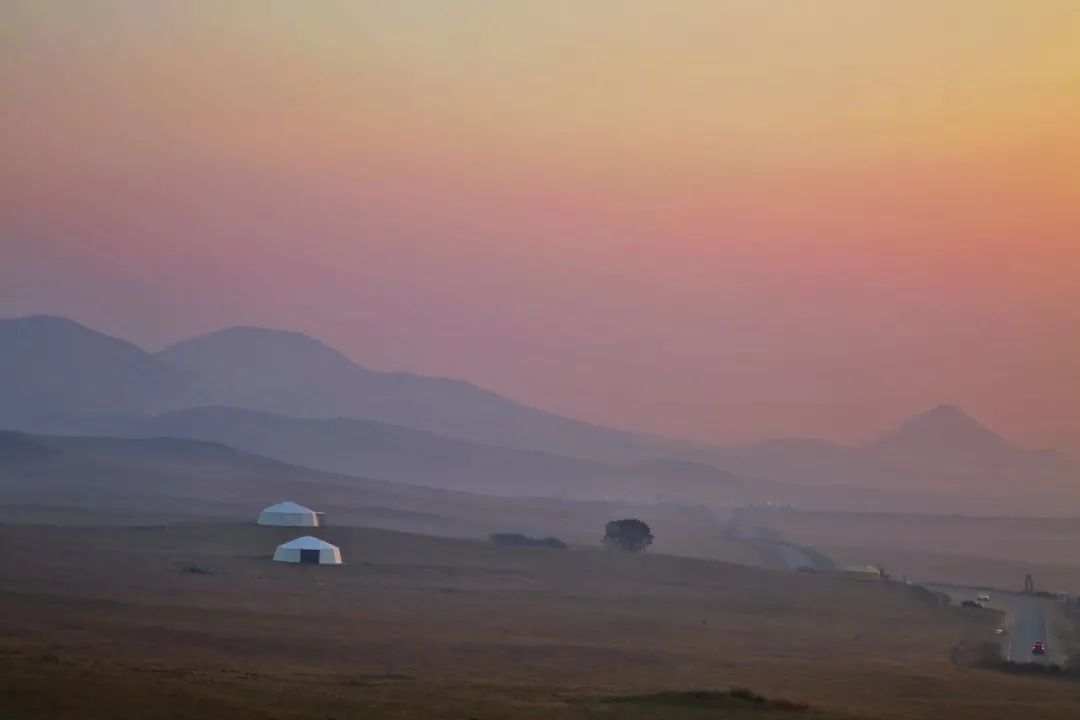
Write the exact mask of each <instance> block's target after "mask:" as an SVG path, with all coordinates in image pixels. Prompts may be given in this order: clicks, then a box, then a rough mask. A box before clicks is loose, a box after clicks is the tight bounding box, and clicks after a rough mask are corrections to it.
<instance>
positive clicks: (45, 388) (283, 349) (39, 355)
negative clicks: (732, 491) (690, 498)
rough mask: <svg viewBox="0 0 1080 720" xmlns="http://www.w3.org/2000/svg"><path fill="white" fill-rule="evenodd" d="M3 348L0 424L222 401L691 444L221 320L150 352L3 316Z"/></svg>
mask: <svg viewBox="0 0 1080 720" xmlns="http://www.w3.org/2000/svg"><path fill="white" fill-rule="evenodd" d="M0 347H3V348H4V349H5V352H4V353H3V354H0V358H2V361H0V371H3V374H2V379H0V401H4V402H3V403H2V406H0V413H2V414H0V425H3V426H8V427H13V428H25V429H31V430H35V431H41V432H52V431H56V430H61V431H64V432H67V431H68V427H67V425H65V423H67V421H69V420H71V419H73V418H74V419H77V420H78V419H80V418H83V417H85V416H95V417H102V416H117V417H123V416H125V415H146V414H159V413H165V412H169V411H173V410H181V409H185V408H191V407H200V406H207V405H226V406H238V407H245V408H250V409H255V410H264V411H267V412H273V413H277V414H282V415H288V416H293V417H311V418H334V417H347V418H355V419H372V420H378V421H381V422H388V423H392V424H398V425H404V426H407V427H411V428H415V429H419V430H430V431H432V432H436V433H439V434H441V435H446V436H448V437H454V438H459V439H463V440H469V441H474V442H481V443H487V444H492V445H504V446H508V447H516V448H519V449H526V450H544V451H548V452H552V453H557V454H560V455H566V456H570V457H582V458H590V459H598V460H618V461H635V460H646V459H649V458H652V457H656V456H658V455H666V454H670V453H672V452H675V451H679V450H680V449H683V448H687V449H689V448H693V447H694V446H693V445H692V444H691V443H684V442H681V441H677V440H670V439H666V438H660V437H654V436H649V435H644V434H637V433H633V432H627V431H623V430H617V429H613V428H605V427H601V426H598V425H593V424H590V423H587V422H583V421H579V420H573V419H570V418H565V417H562V416H559V415H556V414H553V413H549V412H546V411H543V410H538V409H535V408H531V407H528V406H526V405H522V404H520V403H517V402H515V401H513V400H510V399H508V398H506V397H503V396H501V395H499V394H497V393H494V392H491V391H489V390H484V389H482V388H479V387H477V386H475V385H473V384H471V383H468V382H464V381H461V380H452V379H446V378H437V377H427V376H422V375H414V374H410V373H392V372H380V371H375V370H370V369H367V368H364V367H362V366H360V365H358V364H356V363H354V362H353V361H351V360H350V359H349V358H347V357H345V356H344V355H343V354H341V353H340V352H338V351H336V350H334V349H332V348H330V347H328V346H326V345H324V344H323V343H321V342H319V341H317V340H314V339H312V338H310V337H308V336H306V335H302V334H300V333H295V332H288V331H278V330H267V329H263V328H251V327H239V328H230V329H226V330H221V331H217V332H213V333H209V334H206V335H201V336H198V337H195V338H191V339H189V340H185V341H182V342H179V343H176V344H174V345H171V346H169V347H167V348H165V349H163V350H162V351H160V352H158V353H154V354H151V353H147V352H146V351H144V350H142V349H140V348H138V347H137V346H135V345H133V344H131V343H127V342H125V341H122V340H117V339H115V338H111V337H109V336H106V335H104V334H102V333H98V332H96V331H94V330H91V329H89V328H86V327H84V326H82V325H79V324H78V323H76V322H74V321H71V320H67V319H65V318H56V317H52V316H30V317H25V318H16V319H8V320H0ZM79 426H80V425H79V423H75V424H74V427H79Z"/></svg>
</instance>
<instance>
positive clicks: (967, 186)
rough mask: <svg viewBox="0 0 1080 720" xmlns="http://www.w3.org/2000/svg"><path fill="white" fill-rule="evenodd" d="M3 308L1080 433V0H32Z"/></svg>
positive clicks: (679, 422) (826, 429)
mask: <svg viewBox="0 0 1080 720" xmlns="http://www.w3.org/2000/svg"><path fill="white" fill-rule="evenodd" d="M0 53H2V56H0V57H2V60H3V62H2V63H0V107H3V108H4V111H3V112H0V141H2V143H0V147H2V153H3V162H2V163H0V314H3V315H15V314H25V313H31V312H55V313H61V314H66V315H70V316H72V317H74V318H76V319H78V320H81V321H83V322H87V323H89V324H92V325H94V326H95V327H98V328H101V329H103V330H107V331H110V332H113V333H116V334H120V335H124V336H127V337H131V338H133V339H135V340H137V341H140V342H142V343H143V344H145V345H147V346H150V347H154V346H156V345H159V344H161V343H164V342H166V341H168V340H171V339H174V338H178V337H181V336H183V335H187V334H191V333H194V332H198V331H202V330H207V329H212V328H216V327H220V326H222V325H228V324H237V323H244V324H265V325H271V326H278V327H289V328H294V329H299V330H303V331H306V332H309V333H311V334H314V335H317V336H319V337H320V338H323V339H325V340H326V341H328V342H330V343H331V344H333V345H335V346H337V347H340V348H341V349H343V350H345V351H346V352H348V353H349V354H350V355H352V356H353V357H354V358H355V359H356V360H358V361H360V362H362V363H365V364H368V365H371V366H373V367H379V368H387V369H409V370H416V371H421V372H428V373H438V374H444V375H452V376H457V377H463V378H467V379H470V380H473V381H475V382H477V383H478V384H481V385H484V386H487V387H491V388H493V389H496V390H499V391H502V392H505V393H507V394H509V395H511V396H513V397H515V398H518V399H521V400H523V401H527V402H530V403H533V404H537V405H540V406H543V407H546V408H550V409H553V410H556V411H560V412H564V413H567V414H571V415H575V416H578V417H583V418H587V419H592V420H596V421H600V422H605V423H611V424H616V425H620V426H627V427H635V428H642V429H648V430H653V431H659V432H666V433H671V434H680V435H689V436H693V437H698V438H704V439H715V440H745V439H752V438H757V437H762V436H769V435H817V436H826V437H833V438H836V439H855V438H861V437H865V436H866V435H868V434H871V433H872V432H874V431H876V430H877V429H878V428H880V427H881V426H883V425H885V424H889V423H892V422H895V421H896V420H898V419H899V418H901V417H902V416H904V415H906V414H909V413H912V412H915V411H918V410H920V409H923V408H924V407H926V406H930V405H934V404H937V403H940V402H950V403H957V404H960V405H963V406H965V407H966V408H968V409H969V410H971V411H972V412H974V413H976V414H977V415H979V416H980V417H982V418H983V419H985V420H986V421H988V422H989V423H991V424H993V425H995V426H996V427H998V428H1000V429H1001V430H1002V431H1004V432H1005V433H1006V434H1008V435H1009V436H1010V437H1012V438H1015V439H1016V440H1018V441H1022V442H1025V443H1028V444H1032V445H1037V446H1043V445H1057V446H1060V447H1063V448H1066V449H1070V450H1072V451H1075V452H1080V412H1078V408H1080V382H1077V379H1076V375H1077V369H1078V368H1080V333H1078V332H1077V330H1078V327H1080V322H1078V320H1080V317H1078V315H1080V312H1078V309H1077V308H1078V307H1080V282H1078V281H1077V277H1078V276H1080V130H1078V128H1080V4H1078V3H1076V2H1072V0H1064V1H1062V2H1045V1H1043V2H1038V1H1036V2H1025V3H1020V2H1013V1H1009V2H986V1H982V0H980V1H975V0H972V1H970V2H969V1H966V0H953V1H951V2H950V1H945V2H906V3H887V2H865V1H862V0H859V1H856V0H852V1H851V2H840V1H837V2H809V1H805V2H795V1H791V2H781V1H779V0H776V1H773V2H769V1H766V0H746V1H745V2H724V3H717V2H711V1H708V2H706V1H702V2H691V1H689V0H684V1H683V2H679V3H656V2H651V1H649V0H642V1H640V2H633V1H631V0H609V1H601V0H595V1H585V2H582V1H581V0H576V1H574V2H570V1H566V2H561V1H560V2H556V1H550V0H549V1H545V2H514V3H506V2H453V1H451V0H429V1H427V2H420V1H416V2H401V3H385V2H370V3H362V2H356V1H349V2H345V1H342V2H320V3H318V4H308V3H284V2H281V3H278V2H263V1H261V0H259V1H255V0H252V1H251V2H217V1H215V2H183V3H145V2H141V1H140V0H130V1H128V2H104V1H95V2H86V3H61V2H48V1H41V0H31V1H28V2H22V1H21V0H16V1H14V2H12V1H10V0H9V1H8V2H5V3H4V4H3V5H2V7H0Z"/></svg>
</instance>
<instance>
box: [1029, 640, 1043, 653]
mask: <svg viewBox="0 0 1080 720" xmlns="http://www.w3.org/2000/svg"><path fill="white" fill-rule="evenodd" d="M1031 654H1032V655H1045V654H1046V643H1044V642H1043V641H1042V640H1037V641H1036V642H1035V644H1034V645H1032V646H1031Z"/></svg>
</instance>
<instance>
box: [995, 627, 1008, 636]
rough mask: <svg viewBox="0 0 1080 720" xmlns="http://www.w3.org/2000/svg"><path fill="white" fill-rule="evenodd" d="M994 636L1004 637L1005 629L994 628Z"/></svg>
mask: <svg viewBox="0 0 1080 720" xmlns="http://www.w3.org/2000/svg"><path fill="white" fill-rule="evenodd" d="M994 634H995V635H1004V634H1005V628H1003V627H999V628H994Z"/></svg>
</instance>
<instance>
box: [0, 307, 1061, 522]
mask: <svg viewBox="0 0 1080 720" xmlns="http://www.w3.org/2000/svg"><path fill="white" fill-rule="evenodd" d="M0 347H2V348H3V349H4V351H5V352H3V353H0V369H2V370H4V372H3V375H2V378H3V379H2V380H0V399H2V400H6V402H4V403H3V408H4V409H3V410H2V411H0V413H2V414H0V422H2V425H3V426H7V427H12V428H18V429H28V430H32V431H37V432H53V433H67V434H97V435H110V434H112V435H138V436H148V435H164V436H177V437H188V438H195V439H202V440H212V441H217V442H223V443H225V444H228V445H231V446H234V447H238V448H242V449H246V450H250V451H252V452H256V453H259V454H263V455H267V456H271V457H276V458H278V459H282V460H287V461H290V462H296V463H300V464H302V465H310V466H312V467H318V468H320V469H322V470H324V471H330V472H341V473H347V474H361V475H374V476H378V477H384V478H387V479H391V480H397V481H402V482H410V483H416V484H424V485H429V486H434V487H450V488H458V489H464V490H470V491H478V492H486V493H497V494H502V495H519V496H530V495H548V496H556V495H559V494H566V495H567V496H572V497H579V498H605V497H614V496H623V498H624V499H626V498H635V499H638V500H656V499H663V498H671V497H677V498H680V499H684V500H685V499H688V498H691V497H693V498H694V499H696V500H697V501H701V502H742V501H754V502H760V501H763V500H765V499H769V500H773V501H775V502H811V503H813V504H815V505H817V503H818V502H819V500H820V497H821V494H819V496H818V497H817V498H815V497H814V496H813V495H811V494H808V493H804V492H803V491H800V490H798V489H796V488H797V486H800V485H803V486H817V487H819V488H825V489H828V490H829V492H831V493H838V492H839V491H840V489H841V488H845V487H846V488H848V491H849V493H851V494H852V495H853V497H855V496H858V504H860V506H862V505H864V504H865V502H869V503H870V505H871V506H878V505H880V503H881V502H883V501H884V498H885V497H886V496H889V495H905V494H907V493H908V492H909V491H912V490H917V491H918V492H920V493H923V494H924V496H925V495H926V494H927V493H942V492H943V493H946V494H950V493H951V494H953V495H955V496H957V497H960V498H961V499H963V497H964V495H965V494H970V493H972V492H974V491H987V492H988V493H989V494H990V495H994V496H995V497H998V498H1001V497H1008V496H1009V494H1010V493H1011V492H1013V491H1017V488H1019V489H1020V491H1022V492H1024V493H1030V492H1031V491H1032V488H1034V489H1035V490H1039V489H1040V488H1043V487H1046V488H1051V489H1053V488H1057V489H1062V490H1071V489H1075V488H1076V487H1077V483H1078V481H1080V478H1078V472H1077V468H1076V465H1075V464H1074V463H1072V462H1071V461H1070V460H1068V459H1067V458H1065V457H1064V456H1061V455H1059V454H1055V453H1047V452H1032V451H1027V450H1023V449H1020V448H1017V447H1015V446H1013V445H1011V444H1010V443H1008V442H1006V441H1005V440H1004V439H1002V438H1001V437H1000V436H998V435H997V434H995V433H993V432H992V431H990V430H989V429H987V428H985V427H983V426H982V425H980V424H979V423H978V422H976V421H975V420H973V419H972V418H970V417H969V416H967V415H966V414H965V413H963V412H962V411H961V410H959V409H957V408H954V407H949V406H942V407H939V408H935V409H933V410H930V411H928V412H926V413H923V414H920V415H918V416H916V417H914V418H912V419H910V420H909V421H907V422H905V423H903V424H902V425H900V426H899V427H898V428H896V429H894V430H891V431H889V432H886V433H883V434H881V435H880V436H879V437H878V438H876V439H874V440H872V441H869V442H866V443H863V444H859V445H839V444H836V443H831V442H829V441H825V440H816V439H798V438H794V439H791V438H789V439H779V440H765V441H762V442H760V443H756V444H751V445H745V446H738V447H719V446H704V445H699V444H693V443H690V442H682V441H678V440H671V439H667V438H661V437H654V436H648V435H642V434H636V433H630V432H625V431H622V430H616V429H611V428H603V427H598V426H595V425H591V424H589V423H584V422H579V421H576V420H572V419H568V418H563V417H560V416H557V415H553V414H551V413H547V412H544V411H541V410H537V409H534V408H529V407H527V406H524V405H521V404H519V403H516V402H514V401H512V400H509V399H507V398H505V397H502V396H500V395H498V394H496V393H493V392H490V391H487V390H483V389H481V388H478V387H476V386H474V385H472V384H470V383H466V382H462V381H457V380H447V379H443V378H433V377H425V376H419V375H412V374H408V373H385V372H378V371H373V370H369V369H367V368H364V367H362V366H360V365H357V364H356V363H354V362H352V361H351V360H350V359H349V358H347V357H346V356H345V355H343V354H342V353H340V352H338V351H337V350H334V349H333V348H330V347H329V346H327V345H325V344H323V343H321V342H319V341H317V340H314V339H312V338H310V337H307V336H305V335H302V334H300V333H294V332H285V331H276V330H267V329H263V328H252V327H237V328H230V329H226V330H221V331H218V332H214V333H209V334H207V335H202V336H198V337H196V338H192V339H190V340H185V341H182V342H179V343H176V344H174V345H171V346H169V347H167V348H165V349H164V350H162V351H160V352H158V353H153V354H151V353H147V352H145V351H143V350H141V349H139V348H138V347H136V346H134V345H132V344H130V343H127V342H125V341H123V340H118V339H116V338H110V337H108V336H105V335H102V334H101V333H97V332H95V331H93V330H90V329H88V328H85V327H83V326H81V325H78V324H77V323H75V322H73V321H70V320H66V319H64V318H55V317H49V316H32V317H28V318H21V319H15V320H3V321H0ZM211 406H218V407H211ZM258 413H263V415H259V414H258ZM858 488H865V489H866V490H867V491H870V490H873V491H874V493H877V494H876V495H875V494H874V493H870V494H869V495H866V494H865V493H864V492H863V491H861V490H857V489H858ZM860 493H863V494H862V495H860ZM826 494H828V493H826ZM875 498H876V499H875Z"/></svg>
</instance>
